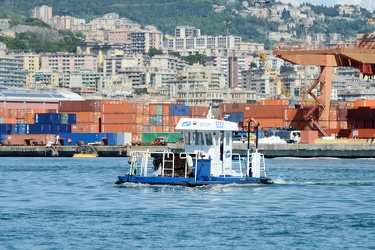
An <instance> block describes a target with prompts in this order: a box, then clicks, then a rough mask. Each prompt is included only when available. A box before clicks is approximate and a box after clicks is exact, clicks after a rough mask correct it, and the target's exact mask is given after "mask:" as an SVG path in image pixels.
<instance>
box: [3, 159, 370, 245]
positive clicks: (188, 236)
mask: <svg viewBox="0 0 375 250" xmlns="http://www.w3.org/2000/svg"><path fill="white" fill-rule="evenodd" d="M266 165H267V170H268V175H269V177H271V178H272V179H273V180H274V181H275V184H274V185H258V184H256V185H243V186H242V185H227V186H207V187H197V188H191V187H174V186H149V185H135V184H130V185H120V186H117V185H114V182H115V181H116V180H117V176H118V175H121V174H123V173H124V172H125V171H126V168H127V158H101V157H99V158H94V159H76V158H21V157H19V158H16V157H14V158H7V157H6V158H0V171H1V179H0V248H1V249H359V248H360V249H375V241H374V239H375V197H374V194H375V160H374V159H351V160H349V159H295V158H275V159H266Z"/></svg>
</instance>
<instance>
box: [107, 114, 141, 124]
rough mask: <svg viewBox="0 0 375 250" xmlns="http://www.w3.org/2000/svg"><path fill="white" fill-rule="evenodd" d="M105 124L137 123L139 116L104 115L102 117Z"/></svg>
mask: <svg viewBox="0 0 375 250" xmlns="http://www.w3.org/2000/svg"><path fill="white" fill-rule="evenodd" d="M101 119H102V123H103V124H120V123H121V124H122V123H125V124H129V123H133V124H134V123H136V121H137V114H112V113H111V114H110V113H108V114H102V116H101Z"/></svg>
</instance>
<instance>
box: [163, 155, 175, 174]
mask: <svg viewBox="0 0 375 250" xmlns="http://www.w3.org/2000/svg"><path fill="white" fill-rule="evenodd" d="M162 154H163V162H162V169H161V176H164V175H165V171H166V170H167V171H171V172H172V173H171V175H172V177H173V176H174V170H175V168H174V163H175V161H174V153H173V152H170V151H168V150H164V151H163V153H162ZM168 163H169V164H168Z"/></svg>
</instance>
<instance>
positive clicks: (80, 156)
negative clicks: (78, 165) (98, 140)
mask: <svg viewBox="0 0 375 250" xmlns="http://www.w3.org/2000/svg"><path fill="white" fill-rule="evenodd" d="M98 156H99V155H98V154H97V153H91V154H90V153H88V154H86V153H75V154H74V155H73V158H95V157H98Z"/></svg>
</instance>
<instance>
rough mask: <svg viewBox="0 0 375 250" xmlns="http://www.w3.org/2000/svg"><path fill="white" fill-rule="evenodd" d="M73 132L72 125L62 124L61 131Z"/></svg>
mask: <svg viewBox="0 0 375 250" xmlns="http://www.w3.org/2000/svg"><path fill="white" fill-rule="evenodd" d="M70 132H72V126H70V124H61V125H60V133H70Z"/></svg>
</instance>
